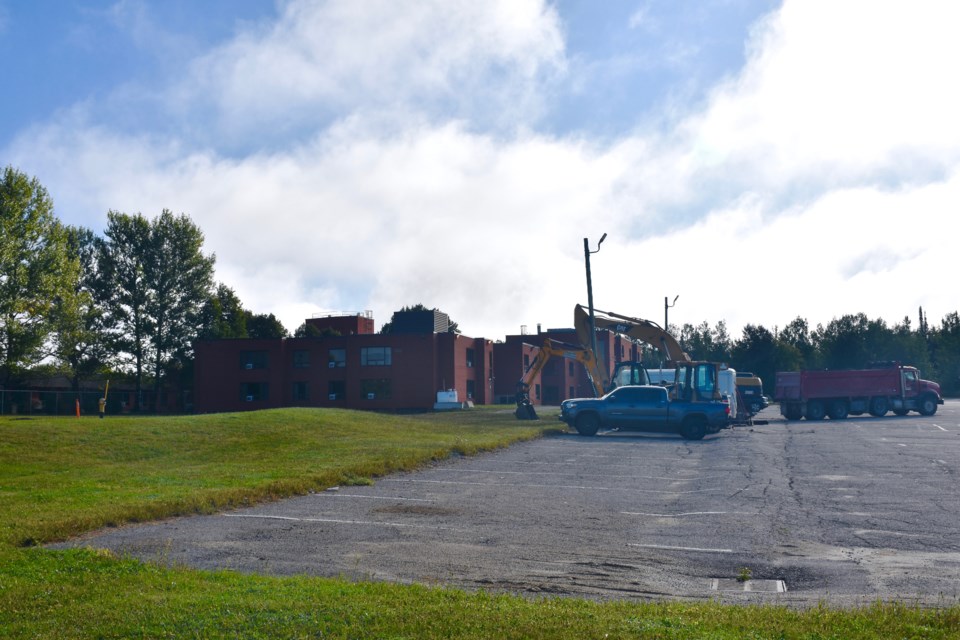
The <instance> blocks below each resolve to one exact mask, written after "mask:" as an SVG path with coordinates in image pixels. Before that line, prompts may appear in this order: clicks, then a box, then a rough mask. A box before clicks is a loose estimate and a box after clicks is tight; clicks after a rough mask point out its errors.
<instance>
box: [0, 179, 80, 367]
mask: <svg viewBox="0 0 960 640" xmlns="http://www.w3.org/2000/svg"><path fill="white" fill-rule="evenodd" d="M77 269H78V266H77V261H76V260H75V259H71V257H70V256H69V254H68V252H67V249H66V233H65V231H64V229H63V227H62V226H61V225H60V223H59V222H58V221H57V219H56V217H55V216H54V214H53V201H52V200H51V199H50V196H49V195H48V194H47V190H46V189H45V188H44V187H43V185H41V184H40V182H39V181H38V180H37V179H36V178H32V179H31V178H28V177H27V176H26V175H25V174H23V173H21V172H20V171H17V170H16V169H14V168H12V167H6V168H5V169H4V171H3V176H2V179H0V383H2V384H9V382H10V381H11V379H12V377H13V376H15V375H17V374H18V373H20V372H22V371H23V370H24V369H25V368H27V367H30V366H32V365H34V364H36V363H37V362H39V360H41V359H42V358H43V357H45V356H46V355H48V352H47V350H46V349H45V347H46V346H47V341H48V338H49V336H50V333H51V331H52V329H53V317H54V308H55V305H56V304H57V301H58V300H62V299H63V298H64V296H66V295H69V293H70V282H71V279H73V278H75V276H76V272H77Z"/></svg>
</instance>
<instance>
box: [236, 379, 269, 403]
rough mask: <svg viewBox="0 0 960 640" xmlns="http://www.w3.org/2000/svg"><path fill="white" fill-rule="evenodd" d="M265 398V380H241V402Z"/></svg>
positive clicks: (257, 400)
mask: <svg viewBox="0 0 960 640" xmlns="http://www.w3.org/2000/svg"><path fill="white" fill-rule="evenodd" d="M266 399H267V383H266V382H241V383H240V400H241V401H243V402H259V401H261V400H266Z"/></svg>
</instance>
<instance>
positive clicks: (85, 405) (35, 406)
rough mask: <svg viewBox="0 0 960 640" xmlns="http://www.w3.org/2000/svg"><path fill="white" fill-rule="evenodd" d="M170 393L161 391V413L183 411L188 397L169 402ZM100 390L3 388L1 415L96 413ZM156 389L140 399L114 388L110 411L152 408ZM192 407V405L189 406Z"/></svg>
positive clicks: (116, 413) (0, 394) (110, 412)
mask: <svg viewBox="0 0 960 640" xmlns="http://www.w3.org/2000/svg"><path fill="white" fill-rule="evenodd" d="M167 395H168V394H167V393H166V392H163V391H161V392H160V401H161V402H160V407H159V408H160V411H161V412H162V413H179V412H182V411H184V407H185V404H186V400H187V399H186V398H185V399H184V401H183V402H177V403H175V406H170V405H169V404H168V403H167ZM101 397H103V392H100V391H80V392H79V393H78V392H75V391H29V390H27V391H10V390H0V415H5V416H32V415H44V416H73V415H76V414H77V411H78V410H79V411H80V415H84V416H89V415H97V414H98V413H99V411H100V408H99V403H100V398H101ZM153 399H154V392H153V391H142V392H141V393H140V397H139V400H138V398H137V394H136V393H135V392H132V391H131V392H127V391H117V392H114V391H113V390H111V391H110V393H109V394H108V395H107V407H106V413H107V415H122V414H128V413H134V412H137V411H138V409H139V408H142V411H153V407H154V406H155V405H154V402H153ZM187 408H189V407H187Z"/></svg>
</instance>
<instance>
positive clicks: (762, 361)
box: [731, 324, 800, 394]
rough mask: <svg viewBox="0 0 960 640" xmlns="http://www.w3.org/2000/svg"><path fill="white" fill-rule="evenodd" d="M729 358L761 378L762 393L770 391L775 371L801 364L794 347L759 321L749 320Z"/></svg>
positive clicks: (735, 367) (743, 369) (788, 369)
mask: <svg viewBox="0 0 960 640" xmlns="http://www.w3.org/2000/svg"><path fill="white" fill-rule="evenodd" d="M731 356H732V358H731V360H732V363H733V367H734V369H736V370H737V371H750V372H752V373H754V374H756V375H758V376H759V377H760V379H761V380H763V389H764V393H767V394H769V393H771V392H772V391H773V387H774V385H775V384H776V373H777V371H794V370H796V369H798V368H799V366H800V353H799V351H797V349H796V348H794V347H792V346H790V345H788V344H786V343H784V342H782V341H780V340H778V339H777V337H776V336H775V335H774V334H773V333H772V332H771V331H770V330H769V329H767V328H765V327H763V326H762V325H760V326H757V325H752V324H748V325H747V326H745V327H744V328H743V336H742V337H741V338H740V340H737V341H736V342H735V343H734V345H733V349H732V353H731Z"/></svg>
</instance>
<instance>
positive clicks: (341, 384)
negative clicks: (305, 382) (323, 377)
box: [327, 380, 347, 400]
mask: <svg viewBox="0 0 960 640" xmlns="http://www.w3.org/2000/svg"><path fill="white" fill-rule="evenodd" d="M346 397H347V381H346V380H330V381H329V382H328V383H327V400H343V399H344V398H346Z"/></svg>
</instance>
